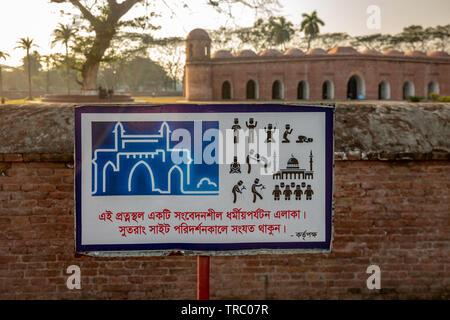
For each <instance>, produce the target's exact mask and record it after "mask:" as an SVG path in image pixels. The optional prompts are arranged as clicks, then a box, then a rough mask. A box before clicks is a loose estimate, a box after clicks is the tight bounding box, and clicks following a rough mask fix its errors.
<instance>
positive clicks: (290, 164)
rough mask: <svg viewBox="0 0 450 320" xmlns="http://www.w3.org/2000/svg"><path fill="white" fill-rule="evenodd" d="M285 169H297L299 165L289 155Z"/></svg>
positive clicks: (292, 156)
mask: <svg viewBox="0 0 450 320" xmlns="http://www.w3.org/2000/svg"><path fill="white" fill-rule="evenodd" d="M287 168H288V169H299V168H300V164H299V162H298V160H297V159H296V158H295V157H294V155H291V158H290V159H289V160H288V162H287Z"/></svg>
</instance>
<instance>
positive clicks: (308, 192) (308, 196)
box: [305, 184, 314, 200]
mask: <svg viewBox="0 0 450 320" xmlns="http://www.w3.org/2000/svg"><path fill="white" fill-rule="evenodd" d="M313 194H314V191H312V189H311V185H310V184H308V186H307V187H306V190H305V195H306V200H312V195H313Z"/></svg>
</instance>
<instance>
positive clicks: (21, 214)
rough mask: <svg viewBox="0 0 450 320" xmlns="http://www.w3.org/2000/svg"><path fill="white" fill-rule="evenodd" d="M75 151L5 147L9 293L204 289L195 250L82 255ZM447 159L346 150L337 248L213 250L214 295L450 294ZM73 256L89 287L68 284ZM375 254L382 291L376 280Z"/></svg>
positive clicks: (0, 160) (1, 257)
mask: <svg viewBox="0 0 450 320" xmlns="http://www.w3.org/2000/svg"><path fill="white" fill-rule="evenodd" d="M441 153H442V152H441ZM441 157H442V155H441ZM72 158H73V155H72V154H52V153H50V154H45V153H35V154H7V153H3V154H1V153H0V225H1V228H0V299H80V298H81V299H111V298H114V299H122V298H129V299H195V298H196V258H195V257H183V256H169V257H141V258H97V257H87V256H81V257H76V256H75V254H74V252H75V249H74V244H75V240H74V210H73V207H74V200H73V160H72ZM354 158H355V157H354ZM443 158H444V160H441V161H435V160H432V161H397V160H391V161H369V160H356V161H349V160H339V161H336V163H335V197H336V204H335V216H334V240H333V248H332V251H331V253H329V254H299V255H256V256H235V257H212V258H211V298H213V299H334V298H342V299H353V298H373V299H386V298H401V299H409V298H424V299H436V298H437V299H449V298H450V236H449V235H450V228H449V224H450V219H449V213H450V200H449V189H450V188H449V187H450V171H449V160H448V157H446V156H444V157H443ZM356 159H358V157H356ZM73 264H75V265H78V266H80V268H81V286H82V289H81V290H68V289H67V287H66V279H67V275H66V274H65V270H66V268H67V267H68V266H70V265H73ZM371 264H377V265H379V266H380V268H381V287H382V290H381V291H376V290H374V291H370V290H368V289H367V287H366V279H367V277H368V274H366V273H365V272H366V268H367V267H368V266H369V265H371Z"/></svg>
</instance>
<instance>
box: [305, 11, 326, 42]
mask: <svg viewBox="0 0 450 320" xmlns="http://www.w3.org/2000/svg"><path fill="white" fill-rule="evenodd" d="M302 17H303V20H302V22H301V25H300V31H302V32H304V33H305V36H307V37H308V49H307V50H309V49H310V48H311V41H312V40H313V39H314V38H315V37H317V35H318V34H319V33H320V27H319V25H321V26H324V25H325V22H323V21H322V20H320V18H319V17H318V16H317V11H316V10H314V11H313V12H312V13H311V14H306V13H303V14H302Z"/></svg>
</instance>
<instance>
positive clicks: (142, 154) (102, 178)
mask: <svg viewBox="0 0 450 320" xmlns="http://www.w3.org/2000/svg"><path fill="white" fill-rule="evenodd" d="M171 133H172V131H171V130H170V126H169V124H168V122H166V121H164V122H162V124H161V127H160V129H159V130H158V134H126V130H125V128H124V125H123V124H122V123H121V122H117V123H116V124H115V126H114V130H113V131H112V134H113V135H114V148H112V149H96V150H95V151H94V152H93V159H92V179H93V181H92V182H93V183H92V191H91V193H92V195H94V196H96V195H218V194H219V187H218V183H217V181H213V179H212V178H211V177H210V176H208V175H207V176H203V177H195V179H193V177H192V174H191V170H192V168H191V167H192V163H193V159H192V157H191V151H190V150H188V149H179V148H171V146H170V141H171V139H170V137H171ZM174 152H176V153H178V157H179V158H181V159H182V161H180V162H181V163H173V162H172V154H173V153H174ZM138 169H139V170H140V172H141V174H140V175H141V176H142V175H145V176H146V177H148V178H147V179H146V178H137V177H138V176H139V175H137V174H136V171H137V170H138ZM208 170H210V171H211V170H216V168H214V167H211V168H210V169H208ZM217 170H218V169H217ZM142 172H143V173H144V174H142ZM217 172H218V171H217ZM208 173H209V172H206V174H208ZM135 179H141V180H140V183H139V184H138V183H134V181H135ZM174 185H176V190H173V189H174Z"/></svg>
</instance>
